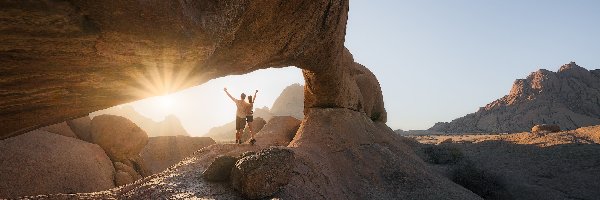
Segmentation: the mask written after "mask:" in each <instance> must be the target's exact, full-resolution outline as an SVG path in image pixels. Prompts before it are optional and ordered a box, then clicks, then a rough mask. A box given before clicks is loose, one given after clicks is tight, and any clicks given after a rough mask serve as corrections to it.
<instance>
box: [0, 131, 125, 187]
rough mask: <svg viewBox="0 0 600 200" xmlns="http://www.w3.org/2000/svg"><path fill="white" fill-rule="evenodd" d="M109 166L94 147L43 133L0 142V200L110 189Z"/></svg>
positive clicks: (108, 162)
mask: <svg viewBox="0 0 600 200" xmlns="http://www.w3.org/2000/svg"><path fill="white" fill-rule="evenodd" d="M113 173H114V168H113V165H112V163H111V161H110V159H109V158H108V156H106V154H105V153H104V150H102V148H100V147H99V146H98V145H95V144H91V143H88V142H84V141H81V140H78V139H74V138H69V137H64V136H60V135H57V134H54V133H50V132H47V131H40V130H36V131H31V132H28V133H26V134H23V135H19V136H17V137H12V138H8V139H5V140H0V199H2V198H16V197H19V196H26V195H27V196H28V195H38V194H54V193H64V194H67V193H81V192H95V191H101V190H107V189H110V188H113V187H114V186H115V185H114V183H113Z"/></svg>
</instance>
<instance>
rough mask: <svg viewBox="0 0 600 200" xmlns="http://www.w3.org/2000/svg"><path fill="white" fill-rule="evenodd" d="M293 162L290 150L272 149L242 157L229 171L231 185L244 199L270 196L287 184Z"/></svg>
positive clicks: (292, 154)
mask: <svg viewBox="0 0 600 200" xmlns="http://www.w3.org/2000/svg"><path fill="white" fill-rule="evenodd" d="M294 160H295V157H294V152H293V151H292V150H289V149H284V148H274V147H271V148H268V149H263V150H261V151H259V152H257V153H255V154H250V155H248V156H244V157H242V158H240V159H239V160H238V161H237V162H236V163H235V167H233V169H232V170H231V184H232V186H233V188H234V189H235V190H237V191H238V192H240V193H241V194H242V195H243V196H244V197H245V198H249V199H260V198H265V197H268V196H271V195H273V194H275V193H276V192H277V191H279V190H280V189H281V188H282V187H283V186H285V185H287V184H288V183H289V181H290V177H291V176H292V170H293V168H294Z"/></svg>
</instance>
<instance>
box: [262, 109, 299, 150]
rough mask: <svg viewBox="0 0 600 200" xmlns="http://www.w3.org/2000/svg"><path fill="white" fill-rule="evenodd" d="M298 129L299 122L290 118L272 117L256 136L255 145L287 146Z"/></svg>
mask: <svg viewBox="0 0 600 200" xmlns="http://www.w3.org/2000/svg"><path fill="white" fill-rule="evenodd" d="M299 127H300V120H298V119H296V118H294V117H291V116H277V117H273V119H271V121H269V123H267V124H266V125H265V127H264V128H263V129H262V130H260V132H258V133H257V134H256V144H257V145H260V146H287V145H288V144H289V143H290V142H291V141H292V139H294V136H295V135H296V131H298V128H299Z"/></svg>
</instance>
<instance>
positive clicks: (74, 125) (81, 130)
mask: <svg viewBox="0 0 600 200" xmlns="http://www.w3.org/2000/svg"><path fill="white" fill-rule="evenodd" d="M67 125H69V127H71V130H72V131H73V132H74V133H75V135H77V137H78V138H79V139H81V140H83V141H87V142H91V141H92V135H91V134H92V133H91V125H92V119H91V118H90V116H85V117H80V118H77V119H72V120H68V121H67Z"/></svg>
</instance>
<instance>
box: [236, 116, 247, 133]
mask: <svg viewBox="0 0 600 200" xmlns="http://www.w3.org/2000/svg"><path fill="white" fill-rule="evenodd" d="M244 127H246V119H245V118H241V117H237V116H236V117H235V130H243V129H244Z"/></svg>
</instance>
